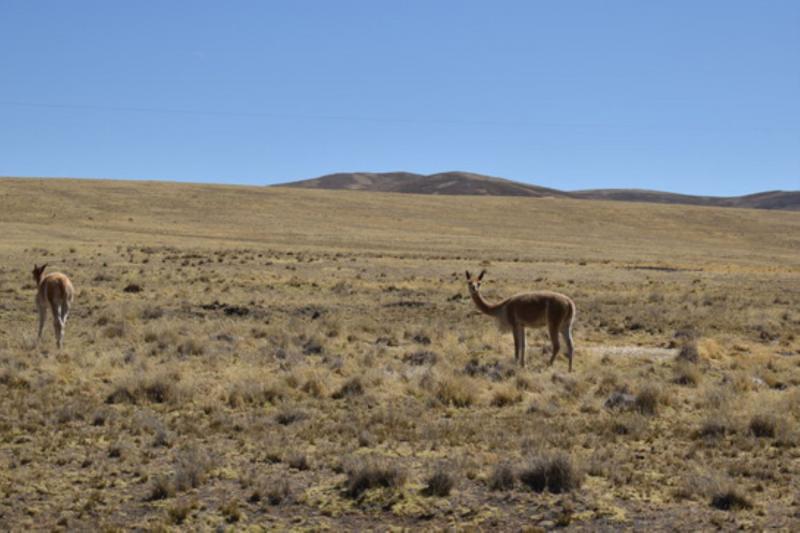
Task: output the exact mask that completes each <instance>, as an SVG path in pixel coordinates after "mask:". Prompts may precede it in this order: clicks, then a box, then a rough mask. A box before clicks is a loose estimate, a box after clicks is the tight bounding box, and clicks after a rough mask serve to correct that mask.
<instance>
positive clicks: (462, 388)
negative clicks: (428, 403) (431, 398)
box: [436, 376, 476, 407]
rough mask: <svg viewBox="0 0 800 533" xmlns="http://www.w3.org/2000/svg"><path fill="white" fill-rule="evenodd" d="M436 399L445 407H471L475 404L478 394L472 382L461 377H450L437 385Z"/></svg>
mask: <svg viewBox="0 0 800 533" xmlns="http://www.w3.org/2000/svg"><path fill="white" fill-rule="evenodd" d="M436 398H437V399H438V400H439V401H440V402H442V403H443V404H445V405H452V406H453V407H469V406H471V405H472V404H474V403H475V400H476V394H475V391H474V387H473V384H472V382H471V381H470V380H468V379H467V378H464V377H460V376H450V377H446V378H444V379H442V380H441V381H439V382H438V383H437V384H436Z"/></svg>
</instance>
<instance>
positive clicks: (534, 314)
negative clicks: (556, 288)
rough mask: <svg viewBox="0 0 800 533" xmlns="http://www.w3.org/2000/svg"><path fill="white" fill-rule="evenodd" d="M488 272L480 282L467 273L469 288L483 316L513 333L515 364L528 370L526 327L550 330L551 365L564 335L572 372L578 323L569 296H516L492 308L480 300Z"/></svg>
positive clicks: (493, 305)
mask: <svg viewBox="0 0 800 533" xmlns="http://www.w3.org/2000/svg"><path fill="white" fill-rule="evenodd" d="M484 274H486V271H485V270H483V271H481V273H480V274H479V275H478V277H477V278H473V277H472V276H471V275H470V273H469V271H467V285H468V286H469V294H470V296H472V301H473V302H475V305H476V306H478V309H480V310H481V311H482V312H483V313H486V314H487V315H489V316H491V317H494V318H495V319H497V322H498V325H499V326H500V329H502V330H508V329H510V330H511V331H512V332H513V333H514V360H515V361H516V362H518V363H519V364H520V365H521V366H523V367H524V366H525V327H526V326H527V327H531V328H538V327H542V326H547V331H548V332H549V333H550V342H551V343H553V355H552V356H551V357H550V364H551V365H552V364H553V361H555V358H556V355H558V351H559V349H560V348H561V343H560V342H559V340H558V334H559V333H561V334H562V335H564V340H565V341H566V342H567V357H568V358H569V371H570V372H572V353H573V352H574V347H573V343H572V323H573V322H574V321H575V302H573V301H572V300H571V299H570V298H569V297H568V296H565V295H563V294H559V293H557V292H550V291H537V292H527V293H523V294H517V295H515V296H512V297H511V298H506V299H505V300H503V301H502V302H500V303H497V304H490V303H488V302H487V301H486V300H484V299H483V296H481V293H480V288H481V280H482V279H483V275H484Z"/></svg>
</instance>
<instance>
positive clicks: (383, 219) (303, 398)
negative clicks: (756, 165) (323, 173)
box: [0, 180, 800, 530]
mask: <svg viewBox="0 0 800 533" xmlns="http://www.w3.org/2000/svg"><path fill="white" fill-rule="evenodd" d="M88 185H91V186H88ZM42 187H46V188H47V189H48V190H49V191H50V192H51V193H52V195H53V197H54V198H56V199H57V201H56V203H55V204H54V205H53V207H52V212H44V211H43V210H42V209H39V208H37V209H34V208H32V206H39V205H40V203H39V199H40V197H41V188H42ZM0 193H2V194H0V224H2V228H3V240H2V242H0V251H2V252H3V257H4V262H3V265H2V267H0V296H1V298H0V321H1V322H2V327H0V466H2V468H0V490H2V496H3V498H0V523H2V524H3V526H5V528H6V529H9V530H20V529H26V528H40V529H63V530H86V529H108V530H114V529H119V528H131V529H145V530H159V529H166V528H183V529H190V530H212V529H218V528H225V527H227V528H236V529H247V528H249V527H252V526H256V525H258V526H263V527H266V528H267V529H277V530H285V529H312V530H316V529H335V528H338V529H372V528H374V527H375V524H383V525H385V526H386V527H391V526H396V527H400V528H417V529H419V528H422V529H437V528H448V527H456V528H458V527H462V528H464V529H489V530H516V529H522V528H524V527H535V528H542V529H550V528H553V527H556V526H567V525H568V526H570V527H575V528H576V529H608V530H614V529H631V528H633V529H636V528H645V529H653V530H659V529H675V528H677V529H683V530H706V529H711V528H715V527H723V528H728V527H729V526H730V527H733V525H732V524H733V523H732V522H730V523H729V522H724V520H731V519H732V518H735V519H736V520H741V521H742V523H743V524H747V525H749V526H750V527H753V528H755V529H770V528H778V529H780V528H784V529H791V524H792V521H793V520H794V517H795V516H796V515H797V514H798V512H800V509H799V508H798V502H797V501H795V500H796V498H794V496H793V495H795V494H797V493H798V489H799V488H800V486H798V479H800V470H799V467H798V463H797V454H798V450H800V447H798V443H800V438H799V437H798V432H797V430H796V428H797V427H798V423H800V408H798V407H797V406H798V405H800V402H799V401H798V399H799V398H800V397H799V396H798V394H799V393H798V391H799V390H800V389H798V386H800V315H798V313H797V309H798V302H800V276H799V275H798V272H800V258H799V257H798V255H797V249H800V219H798V217H797V214H795V213H775V212H767V211H742V210H718V209H707V208H693V207H685V206H659V205H636V204H607V203H603V202H589V201H584V202H571V201H567V200H552V199H539V200H537V199H519V198H503V199H500V198H458V197H448V198H435V197H415V196H403V197H400V198H398V197H396V196H393V195H380V194H358V193H337V192H324V191H297V190H291V191H290V190H280V189H258V188H235V187H212V186H193V185H171V184H148V185H147V186H144V185H142V184H129V183H103V182H96V183H94V182H93V183H91V184H86V183H82V182H75V181H53V182H46V183H44V182H38V181H24V180H2V181H0ZM511 212H514V213H518V217H517V218H516V219H515V220H514V221H511V220H509V217H508V213H511ZM53 215H56V217H55V218H53ZM54 220H57V221H58V222H59V224H60V226H59V227H62V228H64V227H66V228H69V232H68V239H69V240H68V241H65V240H63V239H64V236H65V235H67V234H65V233H63V232H60V231H59V230H57V227H56V226H55V225H54ZM542 228H547V231H542ZM42 261H47V262H50V263H51V264H52V265H53V269H57V270H61V271H63V272H66V273H67V274H69V275H70V276H71V277H72V279H73V281H74V284H75V286H76V288H77V290H78V294H77V297H76V301H75V305H74V308H73V312H72V313H71V315H70V321H69V323H68V325H67V334H66V347H65V349H64V350H63V351H57V350H55V349H54V342H53V338H52V330H47V331H46V337H45V339H44V342H43V343H42V344H41V345H40V346H38V347H37V346H36V345H35V343H34V342H33V340H34V337H33V334H34V330H35V316H34V315H35V311H34V306H33V296H34V294H33V292H34V288H33V286H32V284H31V282H30V281H29V278H30V274H29V271H30V267H31V265H32V264H33V263H35V262H42ZM475 268H486V269H487V270H488V271H489V273H490V276H489V277H488V278H487V281H486V283H485V288H484V290H485V292H486V297H487V298H488V299H490V300H492V301H494V300H498V299H499V298H501V297H503V296H506V295H509V294H512V293H514V292H517V291H521V290H526V289H529V288H531V289H532V288H547V289H552V290H558V291H562V292H565V293H567V294H569V295H570V296H572V297H573V298H574V299H575V301H576V302H577V305H578V310H579V315H578V317H579V318H578V322H577V324H576V331H575V336H576V344H577V345H576V356H575V371H574V372H573V373H572V374H568V373H567V371H566V360H565V358H563V357H560V358H558V359H557V360H556V363H555V365H554V366H553V367H552V368H550V367H548V366H547V365H546V362H547V359H548V355H547V354H546V353H543V346H546V344H547V341H546V337H545V335H544V332H542V331H529V333H528V361H529V366H528V367H527V368H526V369H520V368H517V367H516V366H515V365H514V364H513V360H512V353H513V342H512V340H511V336H510V334H507V333H502V332H499V331H497V329H496V328H495V326H494V324H493V323H492V322H491V321H490V320H488V319H487V318H486V317H484V316H481V315H480V314H479V313H478V312H477V311H476V310H475V309H474V307H473V305H472V303H471V302H470V300H469V298H468V296H467V294H466V289H465V286H464V282H463V275H464V274H463V271H464V270H465V269H475ZM134 287H137V288H138V290H136V289H134ZM695 472H697V474H695ZM709 472H713V473H715V474H716V473H719V474H720V475H724V476H726V477H725V478H724V480H723V481H721V482H718V483H716V482H715V483H711V482H706V481H705V479H706V478H707V477H710V476H709V475H708V473H709ZM532 488H533V489H535V490H541V492H535V491H534V490H531V489H532ZM566 491H570V492H571V494H570V495H568V496H567V497H565V496H564V495H563V494H559V493H563V492H566ZM720 509H727V510H728V511H729V512H723V511H721V510H720ZM720 516H724V518H720ZM720 520H723V522H720ZM720 524H722V525H720Z"/></svg>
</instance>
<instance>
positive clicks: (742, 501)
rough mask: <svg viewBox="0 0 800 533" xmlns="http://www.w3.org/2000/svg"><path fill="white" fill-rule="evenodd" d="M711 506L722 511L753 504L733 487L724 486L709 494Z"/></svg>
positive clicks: (749, 506) (744, 507)
mask: <svg viewBox="0 0 800 533" xmlns="http://www.w3.org/2000/svg"><path fill="white" fill-rule="evenodd" d="M711 506H712V507H715V508H717V509H720V510H722V511H736V510H740V509H750V508H752V507H753V504H752V503H751V502H750V500H749V499H748V498H747V497H746V496H744V495H743V494H742V493H741V492H739V491H738V490H737V489H736V488H734V487H726V488H724V489H722V490H719V491H716V492H715V493H714V494H713V495H712V496H711Z"/></svg>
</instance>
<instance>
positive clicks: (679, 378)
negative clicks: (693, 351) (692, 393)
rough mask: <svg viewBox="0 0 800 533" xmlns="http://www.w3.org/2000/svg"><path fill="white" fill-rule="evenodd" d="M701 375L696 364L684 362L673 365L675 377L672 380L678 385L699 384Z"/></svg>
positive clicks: (690, 385)
mask: <svg viewBox="0 0 800 533" xmlns="http://www.w3.org/2000/svg"><path fill="white" fill-rule="evenodd" d="M702 376H703V375H702V374H701V373H700V370H699V369H698V368H697V366H695V365H692V364H689V363H685V362H684V363H678V364H677V365H676V366H675V377H674V379H673V380H672V381H673V382H674V383H677V384H678V385H685V386H689V387H696V386H697V385H699V384H700V381H701V380H702Z"/></svg>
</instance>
